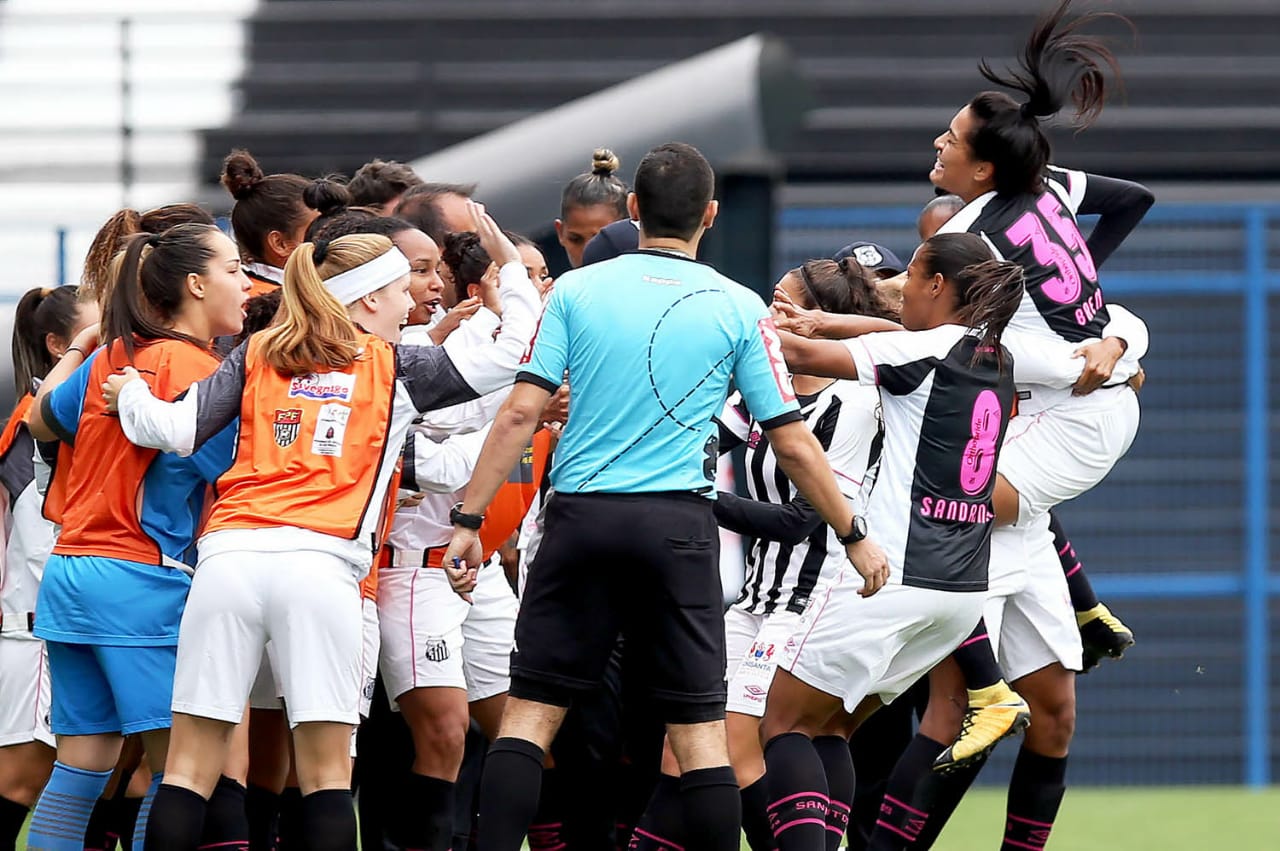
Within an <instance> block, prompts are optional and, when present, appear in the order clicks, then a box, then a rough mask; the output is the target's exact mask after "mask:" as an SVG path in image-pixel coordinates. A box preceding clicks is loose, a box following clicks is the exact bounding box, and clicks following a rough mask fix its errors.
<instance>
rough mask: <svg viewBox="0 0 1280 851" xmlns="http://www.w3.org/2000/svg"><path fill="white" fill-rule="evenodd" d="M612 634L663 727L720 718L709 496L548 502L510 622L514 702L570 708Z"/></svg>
mask: <svg viewBox="0 0 1280 851" xmlns="http://www.w3.org/2000/svg"><path fill="white" fill-rule="evenodd" d="M619 632H621V633H622V634H623V635H624V636H625V637H626V653H627V664H628V668H630V669H632V670H634V671H636V672H637V673H638V674H639V676H640V678H641V684H642V687H643V688H645V689H646V690H647V692H648V694H649V697H650V698H651V700H652V701H653V706H654V709H655V711H657V712H658V713H660V715H661V718H662V720H663V721H664V722H666V723H671V724H694V723H698V722H702V721H715V720H718V719H721V718H723V717H724V704H725V694H726V692H725V682H724V672H725V649H724V603H723V598H722V592H721V590H720V538H719V533H718V531H717V528H716V522H715V518H714V516H713V515H712V511H711V500H709V499H707V498H705V497H701V496H697V495H695V494H691V493H655V494H565V493H554V494H553V495H552V496H551V498H550V501H549V502H548V504H547V516H546V524H545V527H544V529H543V539H542V545H541V547H540V548H539V549H538V555H537V557H536V558H535V559H534V562H533V564H532V565H531V566H530V569H529V577H528V581H527V583H526V585H525V592H524V598H523V599H522V600H521V603H520V615H519V617H518V619H517V620H516V650H515V652H514V653H512V655H511V695H512V696H513V697H518V698H523V699H525V700H535V701H538V702H541V703H548V704H552V705H556V706H568V705H570V704H571V703H572V701H573V699H574V697H575V695H577V694H580V693H582V692H584V691H586V690H587V689H590V688H592V687H594V686H595V685H596V684H597V683H598V682H599V681H600V678H601V676H602V674H603V673H604V669H605V665H606V664H607V662H608V660H609V654H610V652H612V650H613V647H614V642H615V641H616V640H617V636H618V634H619Z"/></svg>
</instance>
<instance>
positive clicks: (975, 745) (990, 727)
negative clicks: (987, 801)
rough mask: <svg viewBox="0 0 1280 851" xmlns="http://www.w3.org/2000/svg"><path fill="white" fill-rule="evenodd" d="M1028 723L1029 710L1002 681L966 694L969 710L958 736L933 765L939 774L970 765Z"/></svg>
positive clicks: (1020, 698)
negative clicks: (967, 695)
mask: <svg viewBox="0 0 1280 851" xmlns="http://www.w3.org/2000/svg"><path fill="white" fill-rule="evenodd" d="M1030 723H1031V709H1030V707H1028V706H1027V702H1026V701H1025V700H1023V699H1022V696H1021V695H1020V694H1018V693H1017V692H1016V691H1014V690H1013V689H1011V688H1009V684H1008V683H1006V682H1005V681H1004V680H1001V681H1000V682H998V683H996V684H995V685H993V686H988V687H987V688H983V689H978V690H977V691H970V692H969V708H968V709H966V710H965V713H964V721H963V722H961V724H960V735H959V736H957V737H956V740H955V741H954V742H952V743H951V746H950V747H949V748H947V749H946V750H945V751H943V752H942V753H941V754H939V756H938V758H937V759H936V760H934V762H933V770H934V771H940V772H942V773H943V774H946V773H947V772H951V771H955V770H956V769H958V768H963V767H965V766H966V765H971V764H972V763H974V762H975V761H977V760H979V759H982V758H983V757H985V756H986V755H987V754H989V753H991V751H992V749H994V748H995V746H996V745H997V744H999V742H1000V740H1001V739H1004V738H1007V737H1009V736H1012V735H1014V734H1015V733H1020V732H1022V731H1023V730H1025V729H1026V728H1027V725H1028V724H1030Z"/></svg>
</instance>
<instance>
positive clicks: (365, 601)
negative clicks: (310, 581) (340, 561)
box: [353, 597, 382, 756]
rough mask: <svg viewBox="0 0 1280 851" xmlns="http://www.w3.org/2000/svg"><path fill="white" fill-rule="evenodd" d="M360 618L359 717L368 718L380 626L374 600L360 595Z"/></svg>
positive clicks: (376, 673)
mask: <svg viewBox="0 0 1280 851" xmlns="http://www.w3.org/2000/svg"><path fill="white" fill-rule="evenodd" d="M360 619H361V632H360V637H361V641H362V649H363V652H362V653H361V654H360V717H361V718H368V717H369V707H370V706H371V705H372V704H373V689H374V684H375V683H376V682H377V676H378V650H379V648H380V647H381V646H382V628H381V626H380V625H379V623H378V602H377V601H376V600H370V599H369V598H368V597H361V599H360ZM353 747H354V745H353ZM353 756H354V754H353Z"/></svg>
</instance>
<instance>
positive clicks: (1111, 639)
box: [1076, 603, 1134, 673]
mask: <svg viewBox="0 0 1280 851" xmlns="http://www.w3.org/2000/svg"><path fill="white" fill-rule="evenodd" d="M1076 623H1077V624H1078V625H1079V627H1080V641H1081V642H1082V643H1083V644H1084V667H1083V669H1082V670H1081V673H1088V672H1089V670H1090V669H1092V668H1094V667H1096V666H1097V664H1098V663H1099V662H1101V661H1102V660H1103V658H1105V657H1108V656H1109V657H1111V658H1112V659H1119V658H1120V657H1121V656H1123V655H1124V651H1126V650H1128V649H1129V648H1130V647H1132V646H1133V644H1134V641H1133V630H1131V629H1129V627H1127V626H1125V625H1124V624H1123V623H1122V622H1121V621H1120V619H1119V618H1118V617H1116V616H1115V615H1113V614H1111V610H1110V609H1108V608H1107V607H1106V606H1104V605H1103V604H1101V603H1099V604H1098V605H1096V606H1094V607H1093V608H1092V609H1090V610H1089V611H1087V612H1077V613H1076Z"/></svg>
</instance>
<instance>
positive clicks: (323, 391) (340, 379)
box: [289, 372, 356, 402]
mask: <svg viewBox="0 0 1280 851" xmlns="http://www.w3.org/2000/svg"><path fill="white" fill-rule="evenodd" d="M355 386H356V377H355V376H354V375H352V374H350V373H347V372H325V373H315V372H313V373H311V374H310V375H298V376H295V377H294V378H293V380H292V381H290V382H289V396H290V397H291V398H292V397H295V396H301V397H303V398H304V399H318V400H320V401H324V400H326V399H341V400H342V401H343V402H350V401H351V391H352V390H353V389H354V388H355Z"/></svg>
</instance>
